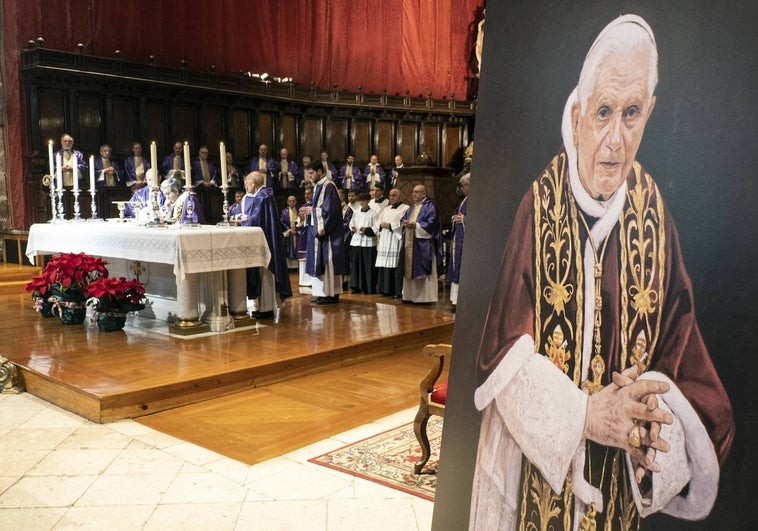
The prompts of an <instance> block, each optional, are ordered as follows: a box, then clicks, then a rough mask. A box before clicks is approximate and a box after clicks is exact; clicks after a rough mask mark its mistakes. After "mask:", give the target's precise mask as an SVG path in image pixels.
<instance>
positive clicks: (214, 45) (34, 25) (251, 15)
mask: <svg viewBox="0 0 758 531" xmlns="http://www.w3.org/2000/svg"><path fill="white" fill-rule="evenodd" d="M483 3H484V0H351V1H350V2H336V1H330V0H265V1H250V0H217V1H215V2H207V1H205V0H182V1H155V0H150V1H148V0H118V1H116V0H67V1H66V2H50V1H44V0H4V1H3V2H2V8H3V27H2V39H3V44H4V54H3V61H4V67H5V71H4V78H5V89H6V104H7V118H8V122H7V124H6V126H7V128H8V129H7V131H8V138H14V139H18V138H21V139H25V138H26V135H25V124H24V123H23V122H24V116H25V113H24V111H23V110H22V109H23V101H22V98H23V94H22V90H21V87H20V84H19V75H18V67H19V49H21V48H23V47H24V46H26V43H27V41H29V40H30V39H36V38H37V37H43V38H44V39H45V47H48V48H52V49H58V50H71V51H75V50H76V45H77V44H78V43H81V44H83V45H84V53H86V54H92V55H99V56H112V55H113V53H114V51H115V50H120V52H121V58H122V59H123V60H125V61H135V62H147V61H148V58H149V57H150V56H151V55H153V56H155V60H156V63H157V64H158V65H161V66H172V67H173V66H178V65H179V61H180V60H182V59H184V60H186V61H187V65H188V68H189V69H191V70H195V71H207V70H208V69H209V68H210V66H211V65H215V66H216V71H217V72H219V73H226V72H232V73H236V72H239V71H240V70H242V71H251V72H257V73H263V72H267V73H268V74H269V75H270V76H272V77H274V76H279V77H292V78H293V79H294V80H295V82H296V83H298V84H301V85H309V84H310V83H311V82H313V83H315V84H316V85H317V86H318V87H320V88H328V87H331V86H332V85H333V84H336V85H337V87H338V88H339V89H340V90H343V89H344V90H350V91H357V90H358V87H359V86H361V87H362V88H363V90H364V91H366V92H375V93H380V92H381V91H382V90H383V89H385V88H386V89H387V92H388V93H389V94H404V93H405V91H406V90H407V91H409V93H410V95H412V96H419V95H424V96H426V95H427V93H428V91H430V92H431V94H432V96H433V97H438V98H439V97H443V96H445V97H451V95H452V94H455V96H456V98H458V99H465V94H466V88H467V76H469V75H471V72H469V71H468V66H467V65H468V61H469V58H470V55H471V50H470V49H468V48H470V42H471V39H470V35H469V33H470V32H471V31H472V28H473V27H474V24H473V22H474V17H475V13H476V11H477V8H478V7H480V6H482V5H483ZM22 143H25V141H24V142H22ZM22 143H18V142H16V143H10V142H9V144H10V145H9V153H8V158H7V163H8V170H9V176H10V178H9V182H10V190H9V192H10V196H11V197H12V198H13V209H12V219H11V225H12V226H13V227H14V228H25V227H26V226H28V220H25V219H24V201H23V179H22V175H23V164H22V159H23V155H24V154H26V153H27V151H28V150H27V149H25V148H24V147H23V146H22V145H20V144H22Z"/></svg>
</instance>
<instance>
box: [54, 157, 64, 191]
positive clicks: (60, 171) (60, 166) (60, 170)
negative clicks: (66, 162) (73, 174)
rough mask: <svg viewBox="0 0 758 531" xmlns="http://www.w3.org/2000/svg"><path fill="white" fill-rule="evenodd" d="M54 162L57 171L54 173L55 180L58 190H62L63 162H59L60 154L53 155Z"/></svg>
mask: <svg viewBox="0 0 758 531" xmlns="http://www.w3.org/2000/svg"><path fill="white" fill-rule="evenodd" d="M55 162H56V164H58V170H57V172H56V173H55V180H56V181H58V190H63V161H62V160H61V154H60V153H57V154H56V155H55Z"/></svg>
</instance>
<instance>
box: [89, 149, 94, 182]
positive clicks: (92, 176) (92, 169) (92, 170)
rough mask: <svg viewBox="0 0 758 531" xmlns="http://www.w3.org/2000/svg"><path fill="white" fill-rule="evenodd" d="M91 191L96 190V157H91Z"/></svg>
mask: <svg viewBox="0 0 758 531" xmlns="http://www.w3.org/2000/svg"><path fill="white" fill-rule="evenodd" d="M89 189H90V191H92V190H94V189H95V156H94V155H90V156H89Z"/></svg>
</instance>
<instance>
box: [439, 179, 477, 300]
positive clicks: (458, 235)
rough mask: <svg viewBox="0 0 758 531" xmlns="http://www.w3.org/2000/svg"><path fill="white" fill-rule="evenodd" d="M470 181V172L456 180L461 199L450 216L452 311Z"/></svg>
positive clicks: (455, 296)
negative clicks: (451, 236) (451, 227)
mask: <svg viewBox="0 0 758 531" xmlns="http://www.w3.org/2000/svg"><path fill="white" fill-rule="evenodd" d="M470 183H471V174H470V173H467V174H465V175H464V176H463V177H461V178H460V179H459V180H458V184H459V185H460V187H461V193H462V194H463V199H461V202H460V204H459V205H458V207H457V208H456V209H455V213H454V214H453V218H452V220H451V221H452V226H453V229H452V233H453V238H452V249H450V263H449V264H448V265H447V278H446V279H445V280H447V281H448V282H450V302H452V303H453V311H455V306H456V305H457V304H458V285H459V284H460V278H461V258H462V257H463V237H464V236H465V235H466V215H467V213H468V191H469V185H470Z"/></svg>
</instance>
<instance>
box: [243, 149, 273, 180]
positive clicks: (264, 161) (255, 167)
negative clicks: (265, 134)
mask: <svg viewBox="0 0 758 531" xmlns="http://www.w3.org/2000/svg"><path fill="white" fill-rule="evenodd" d="M277 168H278V164H277V163H276V161H275V160H274V159H272V158H271V155H270V154H269V152H268V146H267V145H266V144H261V145H260V146H258V154H257V155H256V156H254V157H253V158H251V159H250V161H249V162H248V163H247V168H246V170H245V176H247V174H249V173H250V172H253V171H259V172H261V173H263V175H264V177H265V181H264V186H266V187H268V188H273V187H274V186H275V184H274V178H275V177H276V172H277Z"/></svg>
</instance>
